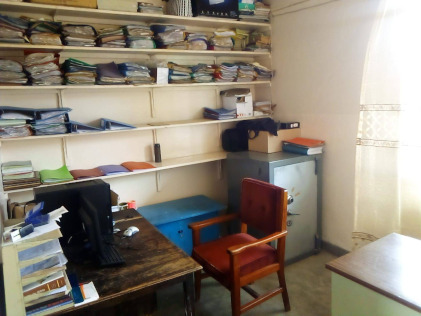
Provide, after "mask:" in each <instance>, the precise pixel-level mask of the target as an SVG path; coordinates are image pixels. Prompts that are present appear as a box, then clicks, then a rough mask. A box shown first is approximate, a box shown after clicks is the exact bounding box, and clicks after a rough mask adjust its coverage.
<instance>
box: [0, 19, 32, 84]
mask: <svg viewBox="0 0 421 316" xmlns="http://www.w3.org/2000/svg"><path fill="white" fill-rule="evenodd" d="M0 23H1V22H0ZM0 30H1V27H0ZM27 82H28V78H27V77H26V74H25V73H24V72H23V67H22V65H21V64H20V63H18V62H17V61H14V60H10V59H0V84H8V85H9V84H10V85H23V84H25V83H27Z"/></svg>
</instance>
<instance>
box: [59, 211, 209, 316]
mask: <svg viewBox="0 0 421 316" xmlns="http://www.w3.org/2000/svg"><path fill="white" fill-rule="evenodd" d="M114 214H116V215H114V220H115V221H116V227H117V228H120V229H121V232H120V233H118V234H116V235H117V236H115V241H116V243H117V244H119V245H120V246H119V247H117V249H118V250H119V252H120V254H121V255H122V256H123V258H124V259H125V260H126V264H125V265H123V266H118V267H111V268H97V267H96V266H93V265H76V264H72V263H68V265H67V266H68V271H75V272H76V273H77V275H78V278H79V281H80V282H90V281H93V282H94V284H95V287H96V289H97V291H98V294H99V300H97V301H95V302H92V303H88V304H86V305H82V306H79V307H75V308H72V309H69V310H65V311H61V312H59V313H57V315H62V314H66V315H70V314H72V315H96V314H100V315H101V316H102V315H112V314H113V312H112V308H111V306H116V305H118V304H120V305H122V306H123V308H124V306H125V305H126V306H127V305H130V304H121V303H124V302H126V303H128V302H131V303H133V302H136V303H139V302H141V301H142V299H143V300H144V302H141V303H145V304H147V303H150V300H151V297H154V292H155V291H156V290H157V289H158V288H161V287H164V286H166V285H170V284H174V283H178V282H183V286H184V295H185V308H186V315H194V287H193V273H194V272H195V271H197V270H200V269H201V268H202V267H201V266H200V265H199V264H198V263H196V261H194V260H193V259H192V258H190V257H189V256H188V255H187V254H186V253H184V252H183V251H182V250H181V249H179V248H178V247H176V246H175V245H174V244H173V243H171V242H170V241H169V240H168V239H167V238H165V237H164V236H163V235H162V234H161V233H160V232H159V231H158V230H157V229H156V228H155V227H154V226H153V225H151V224H150V223H149V222H148V221H147V220H146V219H144V218H143V217H141V216H140V215H139V213H137V212H136V211H135V210H127V211H120V212H117V213H114ZM129 226H136V227H138V228H139V230H140V231H139V233H137V234H135V235H134V236H132V237H130V238H123V239H120V238H119V237H118V236H120V237H121V236H123V234H122V233H123V231H124V230H125V229H126V228H127V227H129ZM125 314H127V313H125ZM131 315H133V314H131Z"/></svg>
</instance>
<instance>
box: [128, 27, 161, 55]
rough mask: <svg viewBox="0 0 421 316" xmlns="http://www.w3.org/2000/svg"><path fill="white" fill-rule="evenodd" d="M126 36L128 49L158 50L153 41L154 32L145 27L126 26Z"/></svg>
mask: <svg viewBox="0 0 421 316" xmlns="http://www.w3.org/2000/svg"><path fill="white" fill-rule="evenodd" d="M124 32H125V34H126V41H127V47H130V48H142V49H153V48H156V45H155V42H154V40H153V39H152V37H153V31H152V30H151V29H150V28H149V26H145V25H126V26H125V27H124Z"/></svg>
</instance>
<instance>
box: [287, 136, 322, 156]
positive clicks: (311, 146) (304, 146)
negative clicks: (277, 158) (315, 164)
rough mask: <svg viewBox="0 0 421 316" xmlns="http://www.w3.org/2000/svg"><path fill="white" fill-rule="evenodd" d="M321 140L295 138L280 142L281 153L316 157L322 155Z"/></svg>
mask: <svg viewBox="0 0 421 316" xmlns="http://www.w3.org/2000/svg"><path fill="white" fill-rule="evenodd" d="M324 145H325V142H324V141H323V140H318V139H312V138H304V137H295V138H292V139H288V140H284V141H283V142H282V151H286V152H290V153H294V154H299V155H317V154H321V153H323V148H324Z"/></svg>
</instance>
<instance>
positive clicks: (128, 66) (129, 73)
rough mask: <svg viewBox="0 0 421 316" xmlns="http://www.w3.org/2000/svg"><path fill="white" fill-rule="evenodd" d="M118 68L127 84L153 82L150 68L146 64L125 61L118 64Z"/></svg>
mask: <svg viewBox="0 0 421 316" xmlns="http://www.w3.org/2000/svg"><path fill="white" fill-rule="evenodd" d="M118 70H120V73H122V74H123V76H125V77H126V82H127V83H129V84H134V85H136V84H150V83H153V82H154V78H152V77H151V75H150V70H149V68H148V67H146V66H142V65H139V64H136V63H132V62H127V63H121V64H118Z"/></svg>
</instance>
